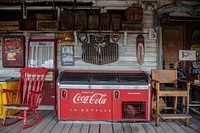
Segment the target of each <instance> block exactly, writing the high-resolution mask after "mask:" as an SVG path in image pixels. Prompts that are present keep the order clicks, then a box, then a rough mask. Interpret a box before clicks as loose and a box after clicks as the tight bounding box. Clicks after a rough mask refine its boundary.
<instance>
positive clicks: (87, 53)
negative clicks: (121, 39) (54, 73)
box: [82, 43, 119, 65]
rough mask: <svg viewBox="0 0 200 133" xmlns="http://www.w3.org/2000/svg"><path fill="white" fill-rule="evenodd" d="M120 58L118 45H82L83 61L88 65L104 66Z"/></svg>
mask: <svg viewBox="0 0 200 133" xmlns="http://www.w3.org/2000/svg"><path fill="white" fill-rule="evenodd" d="M118 58H119V53H118V44H116V43H88V44H83V45H82V59H83V61H85V62H87V63H92V64H97V65H103V64H107V63H112V62H115V61H117V60H118Z"/></svg>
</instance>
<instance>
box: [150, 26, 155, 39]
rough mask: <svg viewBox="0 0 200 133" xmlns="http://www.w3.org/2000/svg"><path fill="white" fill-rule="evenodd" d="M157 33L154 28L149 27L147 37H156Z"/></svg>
mask: <svg viewBox="0 0 200 133" xmlns="http://www.w3.org/2000/svg"><path fill="white" fill-rule="evenodd" d="M156 38H157V33H156V30H155V29H154V28H149V39H156Z"/></svg>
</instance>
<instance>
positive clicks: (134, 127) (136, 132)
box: [130, 123, 146, 133]
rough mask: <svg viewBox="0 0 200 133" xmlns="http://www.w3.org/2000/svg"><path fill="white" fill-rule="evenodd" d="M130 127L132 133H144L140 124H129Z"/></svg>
mask: <svg viewBox="0 0 200 133" xmlns="http://www.w3.org/2000/svg"><path fill="white" fill-rule="evenodd" d="M130 126H131V129H132V131H133V133H146V131H145V129H144V127H143V126H142V124H141V123H140V124H138V123H131V124H130Z"/></svg>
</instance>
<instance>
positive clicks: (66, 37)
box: [56, 32, 75, 44]
mask: <svg viewBox="0 0 200 133" xmlns="http://www.w3.org/2000/svg"><path fill="white" fill-rule="evenodd" d="M56 39H57V43H58V44H72V43H73V42H75V39H74V32H60V33H57V34H56Z"/></svg>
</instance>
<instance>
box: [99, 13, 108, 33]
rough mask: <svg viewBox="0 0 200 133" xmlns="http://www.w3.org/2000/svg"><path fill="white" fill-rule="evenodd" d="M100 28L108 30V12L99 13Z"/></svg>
mask: <svg viewBox="0 0 200 133" xmlns="http://www.w3.org/2000/svg"><path fill="white" fill-rule="evenodd" d="M99 29H100V30H110V14H109V13H101V14H100V25H99Z"/></svg>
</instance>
